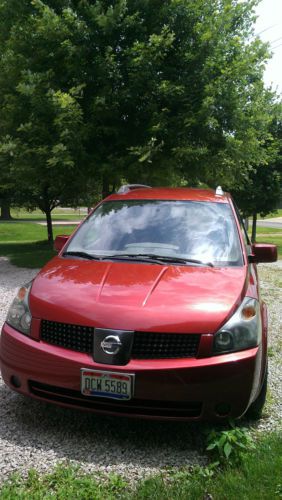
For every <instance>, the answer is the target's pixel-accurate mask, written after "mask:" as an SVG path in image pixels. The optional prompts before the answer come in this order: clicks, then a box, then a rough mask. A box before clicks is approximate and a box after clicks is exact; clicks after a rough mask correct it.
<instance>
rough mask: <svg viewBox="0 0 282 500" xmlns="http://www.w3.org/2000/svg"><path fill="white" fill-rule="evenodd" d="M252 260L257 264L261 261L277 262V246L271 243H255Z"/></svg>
mask: <svg viewBox="0 0 282 500" xmlns="http://www.w3.org/2000/svg"><path fill="white" fill-rule="evenodd" d="M250 261H251V262H255V263H257V264H258V263H259V262H276V261H277V246H276V245H271V244H270V243H253V245H252V254H251V255H250Z"/></svg>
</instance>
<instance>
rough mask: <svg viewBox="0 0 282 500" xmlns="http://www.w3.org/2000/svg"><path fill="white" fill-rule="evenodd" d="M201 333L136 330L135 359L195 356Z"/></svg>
mask: <svg viewBox="0 0 282 500" xmlns="http://www.w3.org/2000/svg"><path fill="white" fill-rule="evenodd" d="M199 341H200V335H194V334H183V333H182V334H180V333H179V334H178V333H153V332H135V334H134V343H133V349H132V353H131V357H132V358H133V359H168V358H193V357H195V356H196V355H197V352H198V347H199Z"/></svg>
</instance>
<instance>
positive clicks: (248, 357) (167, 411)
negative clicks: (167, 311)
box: [0, 323, 264, 420]
mask: <svg viewBox="0 0 282 500" xmlns="http://www.w3.org/2000/svg"><path fill="white" fill-rule="evenodd" d="M262 359H263V357H262V352H261V347H256V348H253V349H249V350H246V351H241V352H238V353H232V354H225V355H221V356H213V357H209V358H201V359H196V358H190V359H173V360H168V359H166V360H131V361H130V362H129V363H128V364H127V365H126V366H113V365H104V364H98V363H95V362H94V361H93V359H92V357H91V356H90V355H88V354H83V353H79V352H73V351H71V350H67V349H64V348H61V347H56V346H53V345H50V344H47V343H44V342H42V341H39V340H34V339H31V338H29V337H27V336H25V335H22V334H21V333H19V332H17V331H16V330H14V329H13V328H11V327H10V326H9V325H7V324H6V323H5V324H4V326H3V330H2V334H1V339H0V364H1V372H2V376H3V379H4V381H5V383H6V384H7V385H8V386H9V387H10V388H11V389H13V390H16V391H17V392H19V393H21V394H24V395H26V396H31V397H34V398H36V399H40V400H44V401H48V402H50V403H55V404H59V405H63V406H68V407H75V408H79V409H84V410H90V411H94V412H96V413H107V414H112V415H123V416H136V417H143V418H153V419H163V420H171V419H172V420H204V419H205V420H211V419H219V420H220V419H223V418H226V417H227V416H228V417H232V418H238V417H240V416H241V415H242V414H244V412H245V411H246V410H247V408H248V406H249V405H250V404H251V402H252V401H253V400H254V399H255V397H256V395H257V393H258V392H259V389H260V383H261V382H260V381H261V379H262V373H263V372H264V367H263V366H262ZM81 368H89V369H93V368H95V369H97V370H103V371H107V370H108V371H118V372H121V373H135V394H134V398H133V399H131V400H130V401H113V400H111V399H106V398H97V397H85V396H82V394H81V393H80V370H81ZM15 377H16V379H15ZM17 379H18V381H19V382H20V386H19V387H16V386H15V380H17ZM16 385H19V384H16Z"/></svg>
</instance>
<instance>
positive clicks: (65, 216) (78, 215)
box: [11, 208, 87, 222]
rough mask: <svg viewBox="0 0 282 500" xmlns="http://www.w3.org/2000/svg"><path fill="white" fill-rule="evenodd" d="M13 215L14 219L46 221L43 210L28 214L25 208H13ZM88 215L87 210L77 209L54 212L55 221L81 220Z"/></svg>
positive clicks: (57, 209) (63, 209) (56, 210)
mask: <svg viewBox="0 0 282 500" xmlns="http://www.w3.org/2000/svg"><path fill="white" fill-rule="evenodd" d="M11 215H12V217H13V219H15V220H17V219H21V220H22V219H27V220H42V221H44V222H45V221H46V217H45V214H44V213H42V212H41V210H34V211H33V212H28V211H27V210H24V209H23V208H19V209H16V208H12V209H11ZM86 215H87V213H86V211H85V209H79V208H78V209H75V208H67V209H65V208H55V209H54V210H53V211H52V219H53V220H81V219H84V217H86Z"/></svg>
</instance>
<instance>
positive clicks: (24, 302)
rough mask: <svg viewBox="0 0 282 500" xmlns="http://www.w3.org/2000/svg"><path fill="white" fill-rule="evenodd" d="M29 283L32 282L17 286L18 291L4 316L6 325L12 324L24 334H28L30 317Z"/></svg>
mask: <svg viewBox="0 0 282 500" xmlns="http://www.w3.org/2000/svg"><path fill="white" fill-rule="evenodd" d="M31 284H32V282H30V283H27V284H26V285H24V286H22V287H21V288H19V290H18V293H17V295H16V297H15V298H14V300H13V302H12V304H11V306H10V309H9V311H8V314H7V318H6V322H7V323H8V325H10V326H12V327H13V328H15V329H16V330H19V331H20V332H21V333H24V334H25V335H29V334H30V326H31V319H32V317H31V312H30V310H29V304H28V298H29V292H30V289H31Z"/></svg>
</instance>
